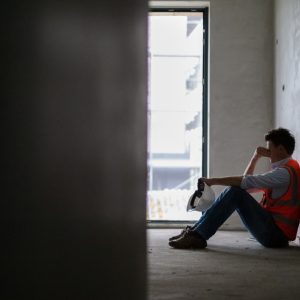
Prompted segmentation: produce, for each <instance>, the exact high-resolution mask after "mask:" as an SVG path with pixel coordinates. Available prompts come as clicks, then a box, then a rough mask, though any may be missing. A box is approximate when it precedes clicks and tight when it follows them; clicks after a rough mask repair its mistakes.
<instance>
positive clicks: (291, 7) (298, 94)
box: [274, 0, 300, 160]
mask: <svg viewBox="0 0 300 300" xmlns="http://www.w3.org/2000/svg"><path fill="white" fill-rule="evenodd" d="M274 90H275V124H276V126H283V127H287V128H289V129H290V130H291V131H292V132H293V133H294V135H295V137H296V140H297V142H298V144H297V145H296V151H295V154H294V157H295V158H296V159H298V160H300V1H299V0H288V1H283V0H282V1H279V0H276V1H275V89H274Z"/></svg>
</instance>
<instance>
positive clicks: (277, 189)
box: [241, 157, 291, 199]
mask: <svg viewBox="0 0 300 300" xmlns="http://www.w3.org/2000/svg"><path fill="white" fill-rule="evenodd" d="M290 159H291V157H289V158H286V159H283V160H280V161H277V162H275V163H272V164H271V171H269V172H266V173H263V174H258V175H244V177H243V179H242V183H241V188H242V189H245V190H249V192H255V191H256V192H257V191H259V190H260V189H264V188H267V189H271V190H272V198H273V199H276V198H279V197H281V196H282V195H284V193H285V192H286V191H287V189H288V187H289V183H290V173H289V171H288V170H287V169H286V168H283V167H282V166H283V165H284V164H286V163H287V162H288V161H289V160H290Z"/></svg>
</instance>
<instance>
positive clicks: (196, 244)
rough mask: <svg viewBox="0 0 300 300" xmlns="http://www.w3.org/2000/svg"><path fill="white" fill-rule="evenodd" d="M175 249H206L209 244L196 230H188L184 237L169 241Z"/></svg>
mask: <svg viewBox="0 0 300 300" xmlns="http://www.w3.org/2000/svg"><path fill="white" fill-rule="evenodd" d="M169 245H170V246H171V247H173V248H175V249H191V248H194V249H204V248H206V246H207V243H206V240H205V239H204V238H202V237H201V236H200V235H199V234H198V233H196V232H195V231H191V230H188V231H186V232H185V233H184V234H183V236H182V237H180V238H178V239H177V240H173V241H170V242H169Z"/></svg>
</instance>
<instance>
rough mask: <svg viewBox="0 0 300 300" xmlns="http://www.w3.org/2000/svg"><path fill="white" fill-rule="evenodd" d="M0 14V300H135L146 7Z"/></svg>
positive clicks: (139, 277) (19, 5)
mask: <svg viewBox="0 0 300 300" xmlns="http://www.w3.org/2000/svg"><path fill="white" fill-rule="evenodd" d="M1 12H2V16H1V20H2V22H3V24H5V27H4V26H2V29H3V33H2V41H3V44H2V50H4V53H2V59H3V60H4V62H3V63H2V64H1V66H2V72H3V74H4V76H3V81H2V89H1V93H2V96H1V106H2V108H1V125H2V126H1V132H2V133H3V135H2V139H1V144H2V145H3V147H2V149H4V153H3V152H2V153H3V154H2V157H1V158H2V160H1V171H2V175H3V176H2V178H5V179H4V182H3V181H2V185H1V186H2V187H3V188H2V191H1V195H2V196H1V209H0V214H1V216H0V219H1V226H0V227H1V254H2V255H1V278H2V280H1V289H0V298H1V299H22V300H23V299H51V300H53V299H74V300H75V299H105V300H109V299H128V300H129V299H130V300H133V299H137V300H141V299H145V298H146V251H145V248H146V247H145V246H146V236H145V215H146V213H145V202H146V199H145V198H146V196H145V195H146V157H147V156H146V140H147V133H146V97H147V95H146V85H147V72H146V61H147V50H146V45H147V2H146V1H143V0H132V1H126V2H123V3H122V2H119V1H107V2H103V1H42V2H39V1H26V2H24V1H19V2H15V1H14V2H13V3H12V4H10V3H7V4H6V5H5V6H3V7H2V10H1Z"/></svg>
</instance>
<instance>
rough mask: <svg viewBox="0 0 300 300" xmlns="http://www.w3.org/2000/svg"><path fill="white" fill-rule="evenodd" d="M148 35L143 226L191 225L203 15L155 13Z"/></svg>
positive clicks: (198, 156) (198, 154)
mask: <svg viewBox="0 0 300 300" xmlns="http://www.w3.org/2000/svg"><path fill="white" fill-rule="evenodd" d="M148 28H149V33H148V39H149V40H148V70H149V71H148V72H149V75H148V78H149V83H148V86H149V88H148V192H147V219H148V220H176V221H184V220H195V219H198V218H199V213H198V212H189V213H187V212H186V205H187V201H188V198H189V197H190V195H191V194H192V193H193V192H194V191H195V189H196V187H197V179H198V178H199V177H201V176H202V150H203V149H202V137H203V128H202V126H203V13H202V12H195V13H194V12H193V13H191V12H172V13H170V12H155V13H150V15H149V27H148Z"/></svg>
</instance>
